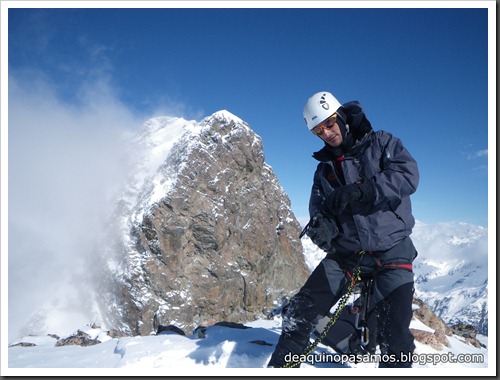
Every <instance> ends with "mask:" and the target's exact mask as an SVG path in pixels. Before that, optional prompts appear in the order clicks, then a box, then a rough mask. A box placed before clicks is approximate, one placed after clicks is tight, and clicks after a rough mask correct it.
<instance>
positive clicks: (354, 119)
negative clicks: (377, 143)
mask: <svg viewBox="0 0 500 380" xmlns="http://www.w3.org/2000/svg"><path fill="white" fill-rule="evenodd" d="M342 108H343V110H344V113H345V115H346V120H347V124H349V132H350V133H352V135H353V137H354V139H355V140H360V139H362V138H363V136H364V135H366V134H367V133H368V132H370V131H371V130H372V129H373V128H372V124H371V123H370V121H369V120H368V119H367V117H366V114H365V111H364V110H363V107H362V106H361V104H360V103H359V102H358V101H357V100H353V101H351V102H347V103H345V104H344V105H343V106H342Z"/></svg>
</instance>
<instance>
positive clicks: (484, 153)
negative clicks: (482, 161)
mask: <svg viewBox="0 0 500 380" xmlns="http://www.w3.org/2000/svg"><path fill="white" fill-rule="evenodd" d="M479 157H488V149H481V150H478V151H476V152H473V153H469V155H468V156H467V158H468V159H469V160H473V159H475V158H479Z"/></svg>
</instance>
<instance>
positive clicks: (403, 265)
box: [384, 264, 413, 270]
mask: <svg viewBox="0 0 500 380" xmlns="http://www.w3.org/2000/svg"><path fill="white" fill-rule="evenodd" d="M387 267H389V268H403V269H408V270H413V265H412V264H385V265H384V268H387Z"/></svg>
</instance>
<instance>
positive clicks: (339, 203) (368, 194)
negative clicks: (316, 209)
mask: <svg viewBox="0 0 500 380" xmlns="http://www.w3.org/2000/svg"><path fill="white" fill-rule="evenodd" d="M374 198H375V189H374V185H373V182H372V181H370V180H366V181H364V182H356V183H351V184H349V185H345V186H341V187H339V188H337V189H335V190H334V191H333V192H332V193H330V195H329V196H328V197H327V199H326V206H327V207H328V209H329V211H330V212H331V213H332V214H333V215H340V214H341V213H342V211H344V209H345V208H346V207H347V205H348V204H349V203H352V202H355V201H361V202H367V203H368V202H372V201H373V199H374Z"/></svg>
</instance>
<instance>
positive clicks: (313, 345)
mask: <svg viewBox="0 0 500 380" xmlns="http://www.w3.org/2000/svg"><path fill="white" fill-rule="evenodd" d="M364 253H365V251H360V252H359V254H360V255H363V254H364ZM362 257H363V256H360V258H359V261H358V266H357V267H356V268H355V269H354V272H353V275H352V278H351V282H350V283H349V285H348V287H347V290H346V292H345V293H344V294H343V295H342V297H340V300H339V303H338V306H337V309H336V310H335V312H334V313H333V315H332V317H331V318H330V320H329V321H328V324H327V325H326V326H325V329H324V330H323V332H322V333H321V335H320V336H318V337H317V338H316V340H315V341H314V342H313V343H310V344H309V345H308V346H307V347H306V348H305V349H304V354H303V355H304V357H307V356H309V355H310V354H311V353H312V352H313V351H314V350H315V349H316V347H318V345H319V344H320V343H321V342H322V341H323V339H325V337H326V335H327V334H328V332H329V331H330V329H331V328H332V326H333V325H334V324H335V322H337V320H338V319H339V317H340V313H342V310H344V308H345V306H346V304H347V301H348V300H349V298H350V297H351V295H352V291H353V289H354V286H356V284H357V283H358V282H359V281H361V276H360V275H361V267H360V265H359V262H360V261H361V258H362ZM301 356H302V355H301ZM301 363H302V361H300V360H299V361H296V362H288V363H286V364H285V365H284V366H283V368H295V367H297V366H299V365H300V364H301Z"/></svg>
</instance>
